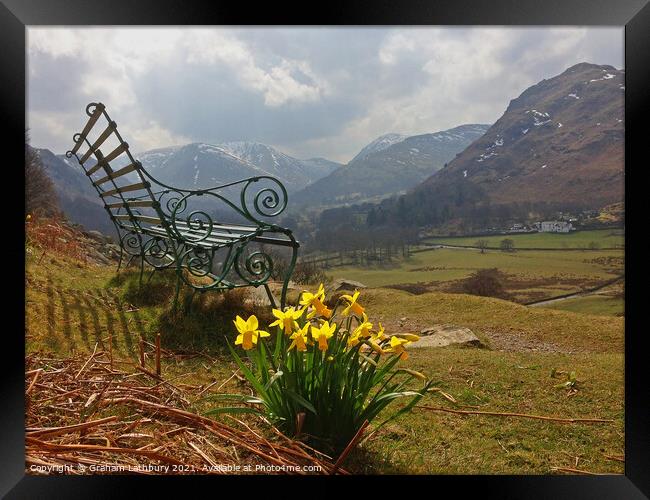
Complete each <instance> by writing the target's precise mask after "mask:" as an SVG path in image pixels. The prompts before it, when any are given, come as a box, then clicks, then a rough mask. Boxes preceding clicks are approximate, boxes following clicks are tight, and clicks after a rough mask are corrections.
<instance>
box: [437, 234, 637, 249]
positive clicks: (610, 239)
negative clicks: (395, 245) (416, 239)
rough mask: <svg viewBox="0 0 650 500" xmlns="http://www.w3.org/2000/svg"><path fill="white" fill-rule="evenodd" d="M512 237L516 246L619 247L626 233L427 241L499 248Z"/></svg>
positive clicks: (458, 238)
mask: <svg viewBox="0 0 650 500" xmlns="http://www.w3.org/2000/svg"><path fill="white" fill-rule="evenodd" d="M506 238H508V239H511V240H512V241H514V242H515V248H582V247H588V246H589V243H591V242H595V243H597V244H598V245H600V247H601V248H619V247H621V246H622V245H623V244H624V242H625V238H624V233H623V230H621V229H597V230H592V231H576V232H574V233H568V234H559V233H530V234H509V235H505V236H504V235H501V236H481V237H477V236H470V237H456V238H429V239H426V240H425V242H427V243H441V244H447V245H460V246H473V245H475V243H476V241H477V240H479V239H481V240H486V241H487V242H488V246H490V247H495V248H498V247H499V244H500V243H501V240H504V239H506Z"/></svg>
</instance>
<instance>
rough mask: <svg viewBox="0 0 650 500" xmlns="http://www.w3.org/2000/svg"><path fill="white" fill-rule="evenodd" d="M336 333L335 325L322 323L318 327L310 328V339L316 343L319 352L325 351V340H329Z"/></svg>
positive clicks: (326, 322)
mask: <svg viewBox="0 0 650 500" xmlns="http://www.w3.org/2000/svg"><path fill="white" fill-rule="evenodd" d="M335 331H336V323H332V324H331V325H330V324H329V322H328V321H324V322H323V324H322V325H321V326H320V327H315V326H312V327H311V337H312V338H313V339H314V341H316V342H318V348H319V349H320V350H321V351H323V352H324V351H327V339H329V338H331V337H332V335H334V332H335Z"/></svg>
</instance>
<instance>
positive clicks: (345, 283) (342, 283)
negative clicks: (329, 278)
mask: <svg viewBox="0 0 650 500" xmlns="http://www.w3.org/2000/svg"><path fill="white" fill-rule="evenodd" d="M362 288H366V285H364V284H363V283H359V282H358V281H353V280H346V279H343V278H339V279H336V280H334V281H333V282H332V283H331V284H330V285H329V286H328V287H327V293H334V292H340V291H343V290H347V291H353V290H360V289H362Z"/></svg>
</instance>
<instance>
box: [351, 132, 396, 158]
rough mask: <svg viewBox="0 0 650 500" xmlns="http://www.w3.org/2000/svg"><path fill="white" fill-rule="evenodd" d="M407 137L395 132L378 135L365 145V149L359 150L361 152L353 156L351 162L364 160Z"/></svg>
mask: <svg viewBox="0 0 650 500" xmlns="http://www.w3.org/2000/svg"><path fill="white" fill-rule="evenodd" d="M407 137H408V136H407V135H402V134H393V133H391V134H384V135H382V136H380V137H377V138H376V139H375V140H374V141H372V142H371V143H370V144H367V145H366V146H364V147H363V149H362V150H361V151H359V153H357V155H356V156H355V157H354V158H352V159H351V160H350V162H349V163H352V162H355V161H359V160H363V159H364V158H366V157H367V156H368V155H371V154H373V153H377V152H379V151H383V150H384V149H386V148H389V147H391V146H392V145H393V144H397V143H399V142H402V141H403V140H404V139H406V138H407Z"/></svg>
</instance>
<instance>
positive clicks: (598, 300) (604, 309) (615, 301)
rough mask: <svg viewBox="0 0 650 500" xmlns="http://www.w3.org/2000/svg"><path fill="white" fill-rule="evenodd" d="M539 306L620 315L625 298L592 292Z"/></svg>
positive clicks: (558, 309)
mask: <svg viewBox="0 0 650 500" xmlns="http://www.w3.org/2000/svg"><path fill="white" fill-rule="evenodd" d="M540 307H543V308H545V309H555V310H557V311H572V312H577V313H585V314H596V315H602V316H622V315H623V313H624V310H625V300H624V299H623V298H622V297H608V296H606V295H596V294H594V295H587V296H585V297H575V298H571V299H566V300H560V301H558V302H552V303H550V304H545V305H543V306H540Z"/></svg>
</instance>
